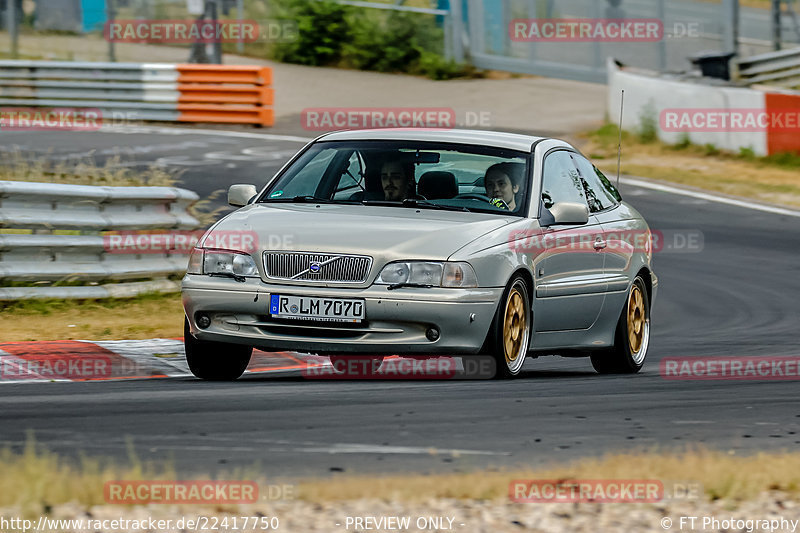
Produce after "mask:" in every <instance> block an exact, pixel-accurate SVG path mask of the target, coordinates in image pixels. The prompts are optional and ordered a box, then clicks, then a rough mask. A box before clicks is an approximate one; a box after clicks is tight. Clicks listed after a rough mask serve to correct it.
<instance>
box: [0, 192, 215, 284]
mask: <svg viewBox="0 0 800 533" xmlns="http://www.w3.org/2000/svg"><path fill="white" fill-rule="evenodd" d="M197 199H198V196H197V194H195V193H194V192H192V191H187V190H184V189H178V188H173V187H94V186H86V185H57V184H51V183H28V182H15V181H0V208H1V209H0V228H2V229H5V230H6V231H8V229H15V230H29V233H24V234H22V233H21V234H10V233H6V232H3V233H0V282H2V284H3V286H0V300H21V299H32V298H103V297H109V296H114V297H123V296H134V295H136V294H141V293H144V292H165V291H176V290H179V285H178V284H177V283H176V282H173V281H170V280H168V279H166V277H167V276H171V275H181V274H183V273H184V272H185V270H186V261H187V257H186V255H185V254H180V253H174V252H173V253H168V252H164V253H146V254H145V253H143V254H132V253H124V254H119V253H117V254H115V253H110V251H109V249H108V246H107V244H106V242H107V240H108V235H106V236H104V235H103V234H102V233H101V232H108V231H123V230H194V229H197V228H199V227H200V222H199V221H197V220H196V219H195V218H194V217H192V216H191V215H190V214H189V213H188V212H187V211H186V209H187V208H188V207H189V206H190V205H191V204H193V203H194V202H196V201H197ZM31 231H32V233H31ZM64 233H70V234H64ZM152 278H156V279H152ZM108 280H113V281H123V283H110V284H105V285H90V283H99V282H103V281H108ZM125 280H127V281H128V282H124V281H125ZM132 280H136V281H132ZM140 280H149V281H140ZM42 282H59V283H60V284H61V286H58V285H55V286H54V285H51V286H31V285H33V284H34V283H42ZM64 283H67V284H70V285H72V284H75V283H82V284H83V285H81V286H63V284H64ZM13 285H16V286H13Z"/></svg>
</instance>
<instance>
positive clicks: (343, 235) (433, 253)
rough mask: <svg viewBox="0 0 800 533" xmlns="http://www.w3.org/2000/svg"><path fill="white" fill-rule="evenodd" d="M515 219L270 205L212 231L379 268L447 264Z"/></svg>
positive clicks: (247, 210)
mask: <svg viewBox="0 0 800 533" xmlns="http://www.w3.org/2000/svg"><path fill="white" fill-rule="evenodd" d="M515 220H519V218H518V217H511V216H507V217H504V216H497V215H492V214H485V213H464V212H458V211H443V210H433V209H417V208H402V207H383V206H365V205H341V204H313V203H309V204H279V203H271V204H254V205H250V206H246V207H244V208H242V209H239V210H238V211H235V212H233V213H231V214H230V215H228V216H227V217H225V218H224V219H222V220H221V221H220V222H219V223H218V224H217V225H216V226H215V227H214V228H213V231H214V232H221V233H224V234H229V233H236V232H248V233H251V232H252V235H253V237H254V238H255V240H256V245H255V250H256V251H257V252H261V251H264V250H292V251H300V252H331V253H347V254H358V255H370V256H372V257H373V258H375V263H377V264H380V263H386V262H389V261H396V260H398V259H430V260H445V259H447V258H448V257H449V256H450V255H452V254H453V253H454V252H455V251H456V250H458V249H460V248H462V247H463V246H465V245H466V244H468V243H470V242H472V241H474V240H475V239H478V238H479V237H481V236H482V235H485V234H487V233H489V232H491V231H493V230H495V229H497V228H500V227H502V226H504V225H506V224H509V223H511V222H513V221H515ZM203 245H204V246H208V244H206V243H204V244H203ZM253 255H256V253H255V252H254V253H253Z"/></svg>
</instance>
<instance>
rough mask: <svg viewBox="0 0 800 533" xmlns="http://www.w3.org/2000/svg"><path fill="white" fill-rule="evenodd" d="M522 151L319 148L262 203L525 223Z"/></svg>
mask: <svg viewBox="0 0 800 533" xmlns="http://www.w3.org/2000/svg"><path fill="white" fill-rule="evenodd" d="M529 159H530V158H529V156H528V154H526V153H524V152H517V151H514V150H505V149H499V148H487V147H482V146H473V145H457V144H443V143H430V142H411V141H392V142H386V141H380V142H378V141H370V142H363V141H362V142H342V141H339V142H320V143H317V144H315V145H313V146H311V147H310V148H309V149H308V150H307V151H306V152H305V153H303V154H302V155H301V156H300V157H299V158H298V159H297V161H295V162H294V163H293V164H292V165H291V166H290V167H289V168H288V169H287V170H286V171H285V172H284V173H283V174H282V175H281V176H280V177H279V178H278V179H277V180H276V181H275V183H273V184H272V185H271V186H270V187H269V189H268V190H267V191H265V193H264V194H263V195H262V196H261V198H260V199H259V202H267V203H269V202H309V201H313V202H325V203H342V204H363V205H379V206H386V207H395V208H402V207H415V208H423V209H447V210H457V211H468V212H481V213H496V214H501V215H514V216H526V215H527V213H526V206H527V205H528V201H527V199H528V191H529V189H530V185H529V183H530V179H529V176H530V168H529Z"/></svg>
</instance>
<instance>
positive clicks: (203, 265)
mask: <svg viewBox="0 0 800 533" xmlns="http://www.w3.org/2000/svg"><path fill="white" fill-rule="evenodd" d="M186 271H187V273H189V274H232V275H235V276H250V277H257V276H258V268H256V262H255V261H253V258H252V257H250V256H249V255H247V254H245V253H242V252H233V251H227V250H204V249H202V248H195V249H193V250H192V253H191V254H190V255H189V267H188V268H187V270H186Z"/></svg>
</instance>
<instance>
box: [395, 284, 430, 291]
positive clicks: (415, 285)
mask: <svg viewBox="0 0 800 533" xmlns="http://www.w3.org/2000/svg"><path fill="white" fill-rule="evenodd" d="M403 287H416V288H419V289H430V288H431V287H433V285H430V284H426V283H393V284H392V285H389V287H388V288H387V289H386V290H389V291H393V290H395V289H402V288H403Z"/></svg>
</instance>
